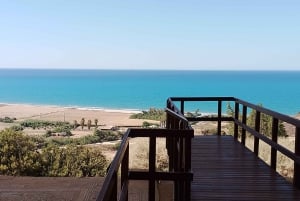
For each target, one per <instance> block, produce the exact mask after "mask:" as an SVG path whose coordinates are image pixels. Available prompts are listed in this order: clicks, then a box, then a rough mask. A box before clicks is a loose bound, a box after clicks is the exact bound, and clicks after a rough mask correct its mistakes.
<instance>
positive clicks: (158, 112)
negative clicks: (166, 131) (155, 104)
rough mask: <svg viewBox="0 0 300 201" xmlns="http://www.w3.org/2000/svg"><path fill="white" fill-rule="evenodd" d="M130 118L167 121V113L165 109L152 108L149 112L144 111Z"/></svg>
mask: <svg viewBox="0 0 300 201" xmlns="http://www.w3.org/2000/svg"><path fill="white" fill-rule="evenodd" d="M130 118H131V119H149V120H156V121H165V120H166V113H165V111H164V110H163V109H156V108H150V109H149V111H142V113H137V114H132V115H131V116H130Z"/></svg>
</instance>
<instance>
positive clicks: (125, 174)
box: [121, 145, 129, 201]
mask: <svg viewBox="0 0 300 201" xmlns="http://www.w3.org/2000/svg"><path fill="white" fill-rule="evenodd" d="M128 165H129V145H127V148H126V151H125V154H124V158H123V160H122V165H121V187H122V188H123V185H124V184H126V183H128ZM125 196H126V198H125V201H128V188H127V191H126V195H125Z"/></svg>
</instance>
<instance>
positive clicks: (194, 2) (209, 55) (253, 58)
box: [0, 0, 300, 70]
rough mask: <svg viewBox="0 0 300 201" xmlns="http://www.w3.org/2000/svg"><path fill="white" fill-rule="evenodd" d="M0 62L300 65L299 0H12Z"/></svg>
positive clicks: (2, 13) (1, 10) (0, 36)
mask: <svg viewBox="0 0 300 201" xmlns="http://www.w3.org/2000/svg"><path fill="white" fill-rule="evenodd" d="M0 30H1V31H0V68H83V69H84V68H99V69H199V70H300V1H299V0H185V1H183V0H182V1H179V0H148V1H146V0H139V1H138V0H121V1H114V0H111V1H107V0H106V1H101V0H97V1H96V0H95V1H94V0H86V1H83V0H82V1H77V0H51V1H50V0H23V1H22V0H19V1H18V0H11V1H4V0H3V1H1V6H0Z"/></svg>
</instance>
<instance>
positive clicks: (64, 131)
mask: <svg viewBox="0 0 300 201" xmlns="http://www.w3.org/2000/svg"><path fill="white" fill-rule="evenodd" d="M20 126H21V127H23V128H33V129H41V128H44V129H47V131H46V137H49V136H51V135H53V134H54V133H58V134H59V135H62V136H71V135H72V133H71V129H72V128H74V126H72V125H71V124H70V123H69V122H62V121H43V120H32V119H30V120H25V121H23V122H21V123H20ZM13 129H14V130H16V129H19V130H20V129H21V128H20V127H15V128H13Z"/></svg>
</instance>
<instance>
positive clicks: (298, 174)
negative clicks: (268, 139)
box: [293, 127, 300, 189]
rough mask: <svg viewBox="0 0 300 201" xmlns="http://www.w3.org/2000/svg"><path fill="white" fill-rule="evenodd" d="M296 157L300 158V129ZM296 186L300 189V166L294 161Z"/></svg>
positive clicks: (297, 136)
mask: <svg viewBox="0 0 300 201" xmlns="http://www.w3.org/2000/svg"><path fill="white" fill-rule="evenodd" d="M295 155H296V156H298V157H300V127H296V132H295ZM293 182H294V186H296V187H297V188H299V189H300V164H297V163H296V162H295V161H294V181H293Z"/></svg>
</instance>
